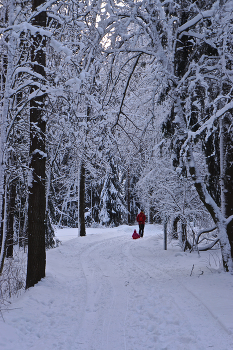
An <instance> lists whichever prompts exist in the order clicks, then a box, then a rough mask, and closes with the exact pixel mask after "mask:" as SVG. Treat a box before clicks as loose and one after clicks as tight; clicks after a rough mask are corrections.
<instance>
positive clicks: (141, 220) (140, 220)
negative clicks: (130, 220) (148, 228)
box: [137, 211, 146, 225]
mask: <svg viewBox="0 0 233 350" xmlns="http://www.w3.org/2000/svg"><path fill="white" fill-rule="evenodd" d="M145 221H146V215H145V214H144V213H143V212H142V211H141V213H139V214H138V215H137V222H138V223H139V225H140V224H145Z"/></svg>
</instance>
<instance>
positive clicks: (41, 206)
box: [26, 0, 46, 288]
mask: <svg viewBox="0 0 233 350" xmlns="http://www.w3.org/2000/svg"><path fill="white" fill-rule="evenodd" d="M44 2H45V1H44V0H34V1H33V6H32V9H33V10H35V8H36V7H37V6H39V5H41V4H43V3H44ZM33 25H35V26H38V27H45V25H46V13H45V12H41V13H39V14H38V15H37V16H36V17H35V19H34V21H33ZM44 47H45V39H44V38H43V37H41V35H39V34H38V33H36V34H35V35H34V36H33V37H32V49H31V60H32V62H34V71H35V72H36V73H39V74H40V75H41V76H45V69H44V67H45V52H44V50H43V48H44ZM42 83H43V81H42ZM32 92H34V93H35V95H36V97H35V98H34V99H33V100H31V103H30V157H31V163H30V168H31V183H30V185H29V199H28V262H27V279H26V288H29V287H32V286H34V285H35V284H36V283H37V282H38V281H40V280H41V278H43V277H45V263H46V254H45V225H46V222H45V219H46V218H45V207H46V197H45V157H46V155H45V126H46V125H45V118H44V113H43V106H44V99H45V94H44V93H43V92H42V91H41V90H40V89H38V87H37V86H34V87H32Z"/></svg>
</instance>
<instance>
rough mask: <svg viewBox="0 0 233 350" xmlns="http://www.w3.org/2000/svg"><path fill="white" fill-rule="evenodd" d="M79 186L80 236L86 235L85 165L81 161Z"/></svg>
mask: <svg viewBox="0 0 233 350" xmlns="http://www.w3.org/2000/svg"><path fill="white" fill-rule="evenodd" d="M79 181H80V187H79V236H86V227H85V166H84V164H83V161H81V169H80V179H79Z"/></svg>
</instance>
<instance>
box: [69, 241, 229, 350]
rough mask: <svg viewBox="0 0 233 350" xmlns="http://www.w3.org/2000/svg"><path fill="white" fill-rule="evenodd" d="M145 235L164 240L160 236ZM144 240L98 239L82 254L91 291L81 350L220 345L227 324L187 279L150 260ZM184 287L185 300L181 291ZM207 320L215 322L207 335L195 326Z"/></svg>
mask: <svg viewBox="0 0 233 350" xmlns="http://www.w3.org/2000/svg"><path fill="white" fill-rule="evenodd" d="M143 240H144V241H145V242H146V240H152V241H154V243H155V245H158V243H159V242H158V238H155V237H144V238H143ZM143 240H140V241H137V242H135V241H133V240H130V241H129V239H128V237H125V236H118V237H113V238H109V239H106V240H103V241H101V242H96V243H93V244H92V245H91V246H88V247H87V248H86V249H85V250H84V251H83V252H82V253H81V255H80V262H81V266H82V269H83V272H84V275H85V279H86V286H87V292H86V301H85V310H84V314H83V320H82V325H81V328H80V330H79V332H78V333H79V335H78V336H77V337H76V341H75V344H78V345H79V348H78V349H80V350H92V349H93V350H123V349H125V350H130V349H132V350H144V349H156V350H157V349H158V350H160V349H168V350H170V349H172V350H175V349H177V350H182V349H183V350H198V349H200V350H203V344H205V346H206V348H212V349H216V350H219V349H221V348H220V347H219V345H218V344H221V339H222V337H226V336H229V334H226V329H225V327H224V326H223V325H222V324H221V322H220V321H219V320H218V319H216V317H215V316H214V315H213V314H212V313H211V312H210V310H209V309H208V307H207V306H206V305H205V304H203V303H202V301H201V300H200V299H199V298H197V297H196V296H195V295H194V294H193V293H192V292H191V291H190V290H189V289H188V288H187V287H186V286H185V285H184V284H182V283H181V282H180V281H177V280H176V279H175V278H174V277H173V276H171V275H170V274H169V272H168V271H166V270H165V269H160V268H159V267H157V266H156V265H153V266H152V265H151V264H150V263H149V262H148V261H147V260H146V256H147V253H148V251H146V249H145V247H143ZM156 240H157V242H156ZM150 253H151V252H150ZM143 254H144V256H143ZM149 261H151V257H149ZM154 261H155V262H156V254H155V256H154ZM140 281H141V282H140ZM168 287H170V289H169V290H168ZM181 290H182V295H184V294H185V295H186V297H185V300H182V299H181V298H180V296H179V294H180V291H181ZM184 290H185V293H184ZM206 319H208V322H209V324H210V327H209V329H208V330H206V333H207V334H206V336H204V338H203V334H202V335H199V334H198V333H197V332H196V329H198V327H200V324H202V323H203V325H204V324H206ZM204 321H205V322H204ZM167 329H169V332H170V333H171V334H170V335H168V334H167ZM223 330H224V332H223ZM135 331H136V332H137V337H135V336H134V334H135ZM222 333H224V334H222ZM229 341H230V340H229ZM74 349H75V347H74ZM221 350H228V349H221Z"/></svg>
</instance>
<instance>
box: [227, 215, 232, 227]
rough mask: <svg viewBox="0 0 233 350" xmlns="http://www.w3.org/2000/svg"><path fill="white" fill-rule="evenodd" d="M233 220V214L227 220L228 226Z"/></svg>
mask: <svg viewBox="0 0 233 350" xmlns="http://www.w3.org/2000/svg"><path fill="white" fill-rule="evenodd" d="M232 221H233V215H231V216H229V217H228V218H227V220H226V224H227V226H228V225H229V224H230V223H231V222H232Z"/></svg>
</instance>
